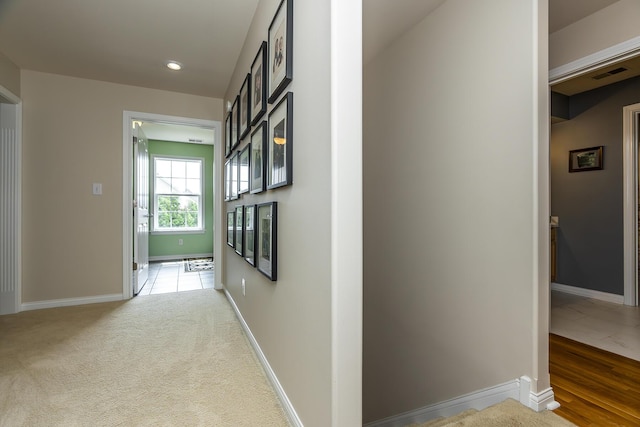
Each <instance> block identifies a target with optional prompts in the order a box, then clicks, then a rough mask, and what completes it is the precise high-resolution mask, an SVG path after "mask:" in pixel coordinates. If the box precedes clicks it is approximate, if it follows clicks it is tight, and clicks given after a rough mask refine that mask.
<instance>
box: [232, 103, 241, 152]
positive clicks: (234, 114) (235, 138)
mask: <svg viewBox="0 0 640 427" xmlns="http://www.w3.org/2000/svg"><path fill="white" fill-rule="evenodd" d="M238 104H240V96H236V100H235V101H233V106H232V107H231V150H233V149H234V148H236V147H237V146H238V144H240V138H239V134H238V123H240V120H239V118H240V114H238V110H239V106H238Z"/></svg>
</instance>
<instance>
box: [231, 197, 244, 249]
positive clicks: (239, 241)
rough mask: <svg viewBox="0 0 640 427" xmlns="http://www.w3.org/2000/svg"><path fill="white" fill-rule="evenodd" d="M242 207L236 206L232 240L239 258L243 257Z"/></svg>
mask: <svg viewBox="0 0 640 427" xmlns="http://www.w3.org/2000/svg"><path fill="white" fill-rule="evenodd" d="M243 212H244V206H236V212H235V214H236V229H235V237H234V238H233V240H234V242H235V244H236V246H235V248H236V253H237V254H238V255H240V256H241V257H244V250H243V248H244V246H243V244H244V233H243V232H244V218H243V215H242V214H243Z"/></svg>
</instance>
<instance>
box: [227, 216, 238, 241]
mask: <svg viewBox="0 0 640 427" xmlns="http://www.w3.org/2000/svg"><path fill="white" fill-rule="evenodd" d="M235 230H236V213H235V211H232V212H227V245H229V246H231V247H232V248H233V247H234V246H235V240H234V239H235Z"/></svg>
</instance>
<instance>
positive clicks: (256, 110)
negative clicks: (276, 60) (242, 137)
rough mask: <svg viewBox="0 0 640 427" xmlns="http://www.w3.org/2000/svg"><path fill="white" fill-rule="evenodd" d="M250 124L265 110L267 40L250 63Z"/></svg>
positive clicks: (258, 118) (253, 123) (254, 122)
mask: <svg viewBox="0 0 640 427" xmlns="http://www.w3.org/2000/svg"><path fill="white" fill-rule="evenodd" d="M251 91H252V92H253V93H252V96H251V124H252V125H255V124H256V123H258V120H260V117H262V115H263V114H264V113H265V112H266V111H267V42H265V41H263V42H262V44H261V45H260V49H258V53H257V55H256V58H255V59H254V60H253V64H251Z"/></svg>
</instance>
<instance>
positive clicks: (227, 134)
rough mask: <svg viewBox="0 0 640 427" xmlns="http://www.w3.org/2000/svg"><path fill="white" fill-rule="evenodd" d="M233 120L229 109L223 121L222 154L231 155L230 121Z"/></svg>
mask: <svg viewBox="0 0 640 427" xmlns="http://www.w3.org/2000/svg"><path fill="white" fill-rule="evenodd" d="M232 120H233V118H232V114H231V111H229V114H227V118H226V120H225V121H224V156H225V157H229V156H230V155H231V147H232V145H233V143H232V142H231V121H232Z"/></svg>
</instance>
